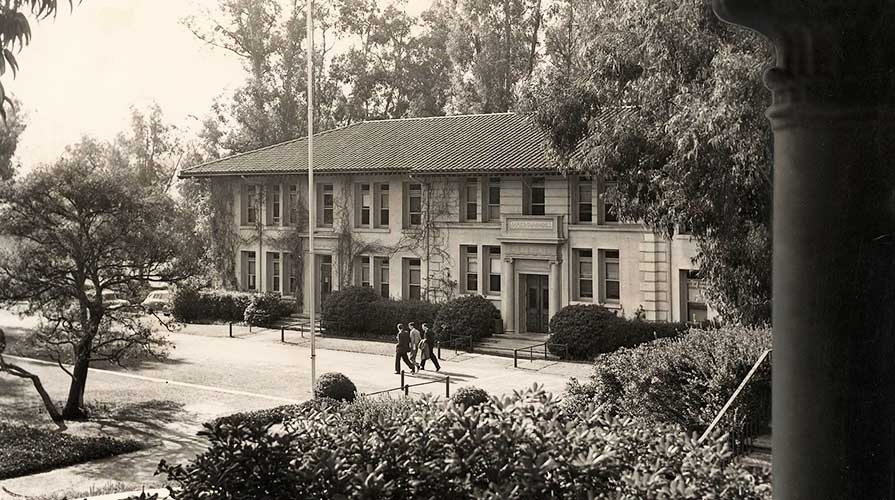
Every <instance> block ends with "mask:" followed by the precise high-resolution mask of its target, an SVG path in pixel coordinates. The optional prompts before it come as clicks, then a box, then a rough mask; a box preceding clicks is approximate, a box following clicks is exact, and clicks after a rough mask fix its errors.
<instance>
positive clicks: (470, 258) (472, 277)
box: [462, 246, 479, 293]
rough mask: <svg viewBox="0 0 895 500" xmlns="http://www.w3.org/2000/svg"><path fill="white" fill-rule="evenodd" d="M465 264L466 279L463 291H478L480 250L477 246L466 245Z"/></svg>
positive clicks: (464, 249) (464, 251) (464, 252)
mask: <svg viewBox="0 0 895 500" xmlns="http://www.w3.org/2000/svg"><path fill="white" fill-rule="evenodd" d="M462 248H463V255H464V257H463V264H464V265H465V268H464V271H463V273H464V279H463V291H464V292H466V293H478V291H479V251H478V248H477V247H475V246H464V247H462Z"/></svg>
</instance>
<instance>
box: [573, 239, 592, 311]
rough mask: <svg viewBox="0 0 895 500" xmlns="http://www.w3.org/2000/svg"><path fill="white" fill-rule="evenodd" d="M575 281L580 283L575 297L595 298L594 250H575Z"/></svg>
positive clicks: (579, 298)
mask: <svg viewBox="0 0 895 500" xmlns="http://www.w3.org/2000/svg"><path fill="white" fill-rule="evenodd" d="M574 265H575V272H576V276H575V281H576V283H577V284H578V287H577V290H576V292H577V293H576V294H575V295H576V296H575V298H576V299H578V300H592V299H593V298H594V260H593V250H591V249H589V248H587V249H583V248H582V249H576V250H575V263H574Z"/></svg>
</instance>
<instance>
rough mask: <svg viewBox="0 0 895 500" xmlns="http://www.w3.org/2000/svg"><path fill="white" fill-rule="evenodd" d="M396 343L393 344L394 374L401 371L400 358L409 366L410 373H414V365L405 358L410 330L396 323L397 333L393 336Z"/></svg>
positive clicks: (408, 345) (408, 348) (408, 347)
mask: <svg viewBox="0 0 895 500" xmlns="http://www.w3.org/2000/svg"><path fill="white" fill-rule="evenodd" d="M395 339H396V340H397V343H396V344H395V374H399V373H401V360H402V359H403V360H404V363H405V364H406V365H407V366H409V367H410V372H411V373H416V366H414V365H413V363H411V362H410V360H409V359H407V353H408V352H410V332H408V331H407V328H405V327H404V325H403V324H401V323H398V335H396V336H395Z"/></svg>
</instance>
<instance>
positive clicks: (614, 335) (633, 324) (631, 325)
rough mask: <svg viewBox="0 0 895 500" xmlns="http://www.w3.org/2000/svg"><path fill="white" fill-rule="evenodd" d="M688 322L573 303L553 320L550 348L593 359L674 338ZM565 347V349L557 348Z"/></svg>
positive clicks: (554, 350)
mask: <svg viewBox="0 0 895 500" xmlns="http://www.w3.org/2000/svg"><path fill="white" fill-rule="evenodd" d="M687 328H688V327H687V325H686V324H685V323H653V322H649V321H644V320H642V319H626V318H623V317H621V316H617V315H616V314H615V312H614V311H611V310H609V309H607V308H606V307H603V306H600V305H584V304H573V305H569V306H566V307H563V308H562V309H560V311H559V312H558V313H556V314H555V315H554V316H553V317H552V318H550V340H549V343H548V347H549V348H550V350H551V352H554V353H555V354H564V353H566V349H568V351H567V352H568V355H569V356H570V357H571V358H572V359H592V358H593V357H594V356H595V355H597V354H600V353H605V352H612V351H615V350H617V349H619V348H620V347H633V346H636V345H638V344H642V343H644V342H649V341H652V340H656V339H657V338H664V337H674V336H677V335H680V334H681V333H682V332H684V331H686V330H687ZM555 344H563V345H564V346H565V348H561V347H559V346H556V345H555Z"/></svg>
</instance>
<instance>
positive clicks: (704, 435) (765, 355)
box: [696, 349, 773, 444]
mask: <svg viewBox="0 0 895 500" xmlns="http://www.w3.org/2000/svg"><path fill="white" fill-rule="evenodd" d="M771 351H773V349H767V350H766V351H764V352H763V353H761V356H759V357H758V360H757V361H755V364H753V365H752V369H750V370H749V373H747V374H746V377H745V378H743V381H742V382H740V385H739V387H737V390H735V391H734V392H733V395H732V396H730V399H728V400H727V403H725V404H724V407H722V408H721V411H719V412H718V415H716V416H715V419H714V420H712V423H711V424H710V425H709V426H708V428H707V429H706V430H705V432H703V433H702V436H699V439H698V440H697V441H696V442H697V443H699V444H702V442H703V441H705V440H706V438H708V437H709V435H710V434H711V433H712V431H714V430H715V428H716V427H717V426H718V423H719V422H721V419H722V418H724V415H725V414H726V413H727V410H728V409H729V408H730V407H731V406H733V402H734V401H736V399H737V397H739V395H740V393H742V392H743V389H744V388H745V387H746V385H747V384H748V383H749V381H750V380H752V377H753V376H754V375H755V372H757V371H758V368H759V367H760V366H761V364H762V363H763V362H764V360H765V359H767V358H768V356H770V354H771Z"/></svg>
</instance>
